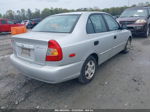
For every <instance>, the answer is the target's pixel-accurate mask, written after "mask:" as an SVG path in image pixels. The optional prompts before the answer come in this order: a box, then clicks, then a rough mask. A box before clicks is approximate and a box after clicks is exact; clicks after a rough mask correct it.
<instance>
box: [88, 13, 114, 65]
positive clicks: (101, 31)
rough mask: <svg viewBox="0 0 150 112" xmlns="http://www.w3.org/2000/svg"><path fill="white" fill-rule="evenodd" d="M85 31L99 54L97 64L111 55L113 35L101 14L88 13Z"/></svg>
mask: <svg viewBox="0 0 150 112" xmlns="http://www.w3.org/2000/svg"><path fill="white" fill-rule="evenodd" d="M87 33H88V37H89V38H90V39H91V42H93V44H94V50H95V52H96V53H97V54H98V56H99V64H101V63H103V62H104V61H106V60H107V59H109V58H110V57H111V49H112V42H113V35H112V34H111V32H108V28H107V26H106V23H105V21H104V19H103V16H102V15H101V14H92V15H90V17H89V19H88V22H87Z"/></svg>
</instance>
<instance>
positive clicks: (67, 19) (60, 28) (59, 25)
mask: <svg viewBox="0 0 150 112" xmlns="http://www.w3.org/2000/svg"><path fill="white" fill-rule="evenodd" d="M79 17H80V15H56V16H50V17H48V18H46V19H44V20H43V21H42V22H40V23H39V24H38V25H37V26H36V27H35V28H34V29H33V30H32V31H35V32H52V33H70V32H72V31H73V29H74V27H75V25H76V23H77V21H78V19H79Z"/></svg>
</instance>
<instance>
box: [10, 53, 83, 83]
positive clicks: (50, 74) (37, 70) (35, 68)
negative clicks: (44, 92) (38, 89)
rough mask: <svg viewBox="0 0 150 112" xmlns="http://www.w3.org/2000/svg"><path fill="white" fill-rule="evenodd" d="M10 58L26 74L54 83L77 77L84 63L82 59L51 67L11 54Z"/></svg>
mask: <svg viewBox="0 0 150 112" xmlns="http://www.w3.org/2000/svg"><path fill="white" fill-rule="evenodd" d="M10 59H11V62H12V64H13V65H14V66H15V67H16V68H17V69H18V70H20V71H21V72H22V73H23V74H24V75H26V76H28V77H31V78H33V79H36V80H39V81H43V82H47V83H52V84H55V83H60V82H64V81H67V80H71V79H74V78H77V77H78V76H79V75H80V71H81V68H82V65H83V62H82V61H81V62H77V63H73V64H69V65H65V66H58V67H51V66H41V65H37V64H33V63H29V62H26V61H23V60H21V59H19V58H17V57H16V56H14V55H11V56H10Z"/></svg>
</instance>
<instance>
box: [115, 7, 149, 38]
mask: <svg viewBox="0 0 150 112" xmlns="http://www.w3.org/2000/svg"><path fill="white" fill-rule="evenodd" d="M118 21H119V22H120V24H121V25H123V26H124V27H127V29H129V30H130V31H131V32H132V34H133V35H143V36H144V37H148V36H149V33H150V7H133V8H128V9H126V10H125V11H124V12H123V13H122V14H121V16H120V17H119V18H118Z"/></svg>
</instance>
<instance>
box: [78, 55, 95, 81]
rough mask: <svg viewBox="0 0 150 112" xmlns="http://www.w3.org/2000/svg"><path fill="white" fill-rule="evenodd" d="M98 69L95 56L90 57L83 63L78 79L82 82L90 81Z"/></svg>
mask: <svg viewBox="0 0 150 112" xmlns="http://www.w3.org/2000/svg"><path fill="white" fill-rule="evenodd" d="M96 69H97V62H96V60H95V58H94V57H92V56H90V57H88V58H87V60H86V61H85V62H84V64H83V67H82V70H81V74H80V76H79V78H78V81H79V82H80V83H82V84H87V83H89V82H90V81H91V80H92V79H93V78H94V76H95V73H96Z"/></svg>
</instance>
